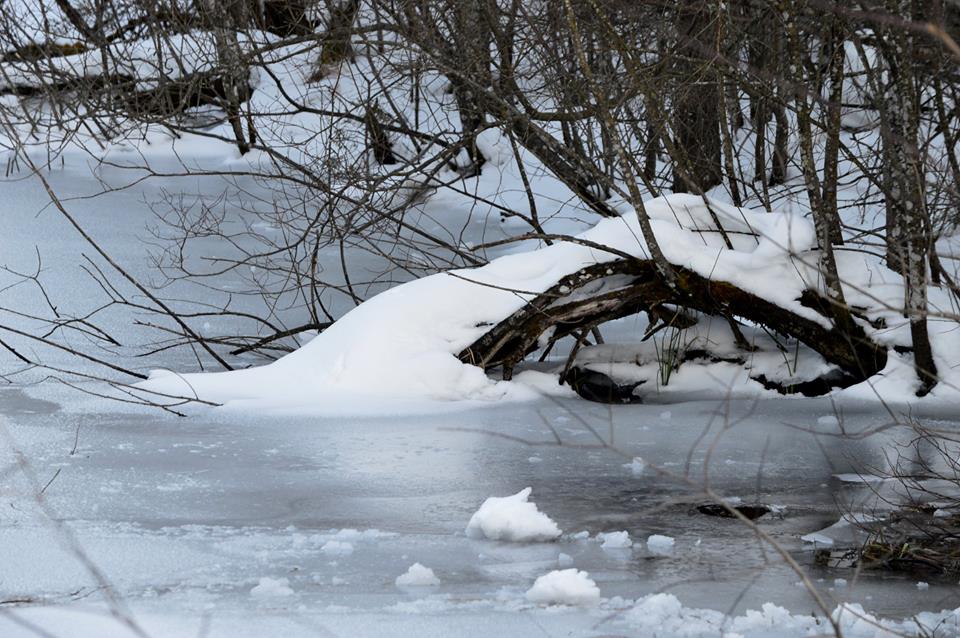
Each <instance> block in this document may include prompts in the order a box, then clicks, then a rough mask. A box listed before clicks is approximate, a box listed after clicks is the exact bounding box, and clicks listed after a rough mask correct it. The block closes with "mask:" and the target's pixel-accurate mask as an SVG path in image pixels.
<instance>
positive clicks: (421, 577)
mask: <svg viewBox="0 0 960 638" xmlns="http://www.w3.org/2000/svg"><path fill="white" fill-rule="evenodd" d="M396 584H397V587H433V586H435V585H439V584H440V579H439V578H437V575H436V574H434V573H433V570H432V569H430V568H429V567H424V566H423V565H421V564H420V563H414V564H413V565H410V568H409V569H407V571H406V572H404V573H403V574H401V575H399V576H397V580H396Z"/></svg>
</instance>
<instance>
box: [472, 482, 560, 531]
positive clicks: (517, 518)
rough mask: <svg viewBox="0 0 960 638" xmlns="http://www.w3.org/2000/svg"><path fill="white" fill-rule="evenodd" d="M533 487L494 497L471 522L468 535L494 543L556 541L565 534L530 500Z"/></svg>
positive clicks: (481, 507) (484, 503)
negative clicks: (511, 494) (509, 494)
mask: <svg viewBox="0 0 960 638" xmlns="http://www.w3.org/2000/svg"><path fill="white" fill-rule="evenodd" d="M532 491H533V488H530V487H527V488H525V489H523V490H520V491H519V492H517V493H516V494H514V495H513V496H503V497H498V496H491V497H490V498H488V499H487V500H485V501H484V502H483V505H481V506H480V509H478V510H477V511H476V512H475V513H474V515H473V516H471V517H470V522H469V523H467V530H466V532H467V536H469V537H470V538H488V539H490V540H494V541H510V542H514V543H526V542H537V541H552V540H555V539H556V538H557V537H558V536H560V534H562V533H563V532H561V531H560V528H559V527H557V524H556V523H555V522H553V520H552V519H551V518H550V517H549V516H547V515H546V514H544V513H543V512H541V511H540V510H538V509H537V504H536V503H533V502H532V501H530V500H528V499H529V498H530V493H531V492H532Z"/></svg>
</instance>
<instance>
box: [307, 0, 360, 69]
mask: <svg viewBox="0 0 960 638" xmlns="http://www.w3.org/2000/svg"><path fill="white" fill-rule="evenodd" d="M359 11H360V0H346V1H345V2H343V3H341V4H338V5H335V6H333V8H332V9H331V11H330V23H329V24H328V25H327V31H326V33H325V34H324V36H323V40H322V43H321V48H320V59H319V61H318V63H319V68H317V70H316V71H314V73H313V79H314V80H317V79H319V78H321V77H322V76H323V73H324V67H329V66H335V65H338V64H342V63H343V62H346V61H347V60H350V59H351V58H352V57H353V45H351V44H350V39H351V37H352V36H353V24H354V22H356V20H357V14H358V13H359Z"/></svg>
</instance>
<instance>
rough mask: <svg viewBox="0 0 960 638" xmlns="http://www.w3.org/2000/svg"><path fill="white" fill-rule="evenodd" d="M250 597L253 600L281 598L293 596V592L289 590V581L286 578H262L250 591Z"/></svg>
mask: <svg viewBox="0 0 960 638" xmlns="http://www.w3.org/2000/svg"><path fill="white" fill-rule="evenodd" d="M250 595H251V596H253V597H255V598H282V597H284V596H293V590H292V589H291V588H290V581H289V580H287V579H286V578H269V577H267V576H264V577H263V578H261V579H260V581H259V582H258V583H257V584H256V585H254V586H253V589H251V590H250Z"/></svg>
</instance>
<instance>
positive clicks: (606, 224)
mask: <svg viewBox="0 0 960 638" xmlns="http://www.w3.org/2000/svg"><path fill="white" fill-rule="evenodd" d="M645 206H646V208H647V212H648V214H649V216H650V217H651V223H652V224H653V226H654V228H655V229H656V232H657V235H658V238H659V239H660V241H661V243H662V245H663V248H664V251H665V252H666V253H667V257H668V258H669V259H670V260H671V261H672V262H673V263H676V264H678V265H682V266H685V267H688V268H691V269H692V270H694V271H696V272H698V273H700V274H702V275H704V276H711V277H713V278H715V279H720V280H726V281H730V282H731V283H734V284H736V285H739V286H742V287H743V288H745V289H747V290H750V291H752V292H754V293H755V294H757V295H759V296H762V297H764V298H766V299H767V300H768V301H772V302H774V303H778V304H780V305H782V306H784V307H787V308H790V309H791V310H792V311H794V312H796V313H798V314H800V315H802V316H805V317H807V318H810V319H812V320H813V321H817V322H819V323H823V324H826V323H827V322H826V320H825V319H824V318H823V317H822V316H819V315H818V314H817V313H816V312H814V311H813V310H811V309H809V308H805V307H803V306H801V305H800V304H799V302H798V301H797V298H798V297H799V295H800V293H801V292H802V291H803V290H804V289H805V288H806V287H807V286H808V285H810V283H809V282H810V281H815V280H816V275H815V272H814V270H812V266H810V265H808V264H807V261H809V260H810V256H809V250H810V249H811V248H812V247H813V245H814V243H815V242H814V234H813V233H814V231H813V227H812V224H811V223H810V222H809V221H808V220H805V219H804V218H802V217H800V216H798V215H794V214H790V213H765V212H764V213H758V212H756V211H750V210H746V209H733V208H731V207H729V206H726V205H723V204H721V203H718V202H711V206H710V209H708V207H707V206H706V205H705V204H704V202H703V200H702V199H701V198H698V197H694V196H690V195H671V196H668V197H661V198H657V199H653V200H650V201H648V202H646V204H645ZM711 209H712V210H714V211H719V213H720V214H721V215H722V216H723V218H724V223H725V225H727V226H729V228H730V229H731V230H732V231H733V230H735V231H742V232H753V233H758V234H759V238H758V239H756V240H755V239H754V238H753V237H752V236H750V235H743V236H740V235H737V236H735V237H736V239H735V242H736V245H735V249H734V250H728V249H726V248H724V247H723V244H722V239H721V238H720V237H719V235H717V234H708V235H704V234H703V233H699V232H697V231H698V230H699V229H700V228H702V227H705V225H706V224H709V223H710V221H709V220H710V217H709V215H710V210H711ZM639 236H640V232H639V228H638V227H637V221H636V215H634V214H632V213H626V214H624V215H623V216H622V217H617V218H613V219H604V220H602V221H600V222H598V223H597V224H596V225H595V226H594V227H593V228H591V229H589V230H588V231H586V232H584V233H581V234H580V235H578V237H579V238H580V239H583V240H588V241H591V242H594V243H596V244H600V245H605V246H609V247H611V249H613V250H618V251H623V252H627V253H629V254H632V255H638V256H643V255H645V254H646V247H645V246H644V245H643V243H642V241H639V240H638V237H639ZM704 242H706V243H707V246H704V245H703V243H704ZM796 255H802V258H800V257H796ZM614 257H615V255H614V254H613V253H608V252H603V251H598V250H596V249H593V248H589V247H587V246H583V245H579V244H572V243H557V244H554V245H552V246H546V247H543V248H540V249H537V250H533V251H530V252H526V253H516V254H509V255H505V256H502V257H499V258H497V259H494V260H493V261H491V262H490V263H489V264H487V265H485V266H482V267H478V268H474V269H462V270H456V271H452V272H449V273H439V274H436V275H432V276H429V277H425V278H422V279H418V280H415V281H411V282H409V283H406V284H403V285H400V286H397V287H395V288H392V289H390V290H387V291H385V292H383V293H381V294H379V295H377V296H375V297H373V298H372V299H369V300H368V301H366V302H365V303H363V304H361V305H359V306H358V307H356V308H355V309H353V310H352V311H350V312H349V313H347V314H346V315H345V316H344V317H342V318H341V319H340V320H338V321H337V322H336V323H335V324H334V325H333V326H331V327H330V328H328V329H327V330H325V331H324V332H323V333H321V334H320V335H319V336H317V337H316V338H314V339H312V340H311V341H310V342H308V343H306V344H304V345H303V346H302V347H301V348H300V349H299V350H297V351H296V352H293V353H291V354H289V355H287V356H285V357H283V358H282V359H280V360H278V361H277V362H275V363H272V364H270V365H267V366H262V367H259V368H252V369H246V370H238V371H232V372H223V373H211V374H186V375H181V374H174V373H172V372H169V371H160V370H158V371H154V372H153V373H152V374H151V377H150V380H149V381H147V382H144V383H142V384H139V386H140V387H141V388H142V389H144V390H149V391H153V392H159V393H164V394H168V395H174V396H191V397H192V396H198V397H200V398H203V399H205V400H209V401H214V402H218V403H228V404H234V405H237V404H240V405H243V406H245V407H247V408H250V407H260V408H269V407H271V406H272V407H274V408H277V407H280V406H282V407H283V409H285V410H290V409H297V408H299V409H304V410H314V411H318V412H320V413H324V414H336V413H339V412H342V411H347V412H349V413H355V412H356V411H358V410H359V411H360V412H361V413H362V412H364V411H366V410H376V411H377V412H379V413H382V412H383V411H384V409H388V410H392V411H396V410H398V409H400V410H402V407H403V406H404V405H409V404H410V403H411V402H416V401H417V400H419V404H420V405H421V407H420V409H423V408H422V404H423V403H424V402H427V403H430V402H434V403H435V402H441V403H443V402H447V403H449V402H455V401H481V402H490V401H499V402H502V401H505V400H521V399H528V400H529V399H531V398H535V397H537V396H539V395H540V391H539V390H538V389H537V388H535V387H532V386H527V385H524V384H523V383H521V382H519V381H518V382H511V383H504V382H498V381H494V380H491V379H489V378H488V377H487V376H486V375H485V374H484V373H483V371H482V370H480V369H479V368H477V367H474V366H472V365H469V364H465V363H462V362H461V361H459V360H458V359H457V358H456V354H457V353H458V352H460V351H461V350H462V349H464V348H466V347H467V346H469V345H470V344H471V343H473V341H475V340H476V339H477V338H479V337H480V336H481V335H482V334H483V333H484V331H485V330H486V328H485V326H488V325H489V324H490V323H491V322H495V321H497V320H498V319H502V318H504V317H506V316H507V315H509V314H510V313H512V312H513V311H515V310H517V309H518V308H520V307H521V306H522V305H523V304H524V303H525V301H527V300H528V299H530V298H531V294H530V293H536V292H541V291H543V290H545V289H546V288H547V287H549V286H550V285H552V284H554V283H555V282H556V281H557V280H558V279H559V278H561V277H562V276H564V275H567V274H569V273H571V272H574V271H576V270H578V269H580V268H583V267H585V266H588V265H591V264H595V263H602V262H605V261H610V260H611V259H613V258H614ZM814 263H815V262H814ZM513 291H526V292H521V293H517V292H513ZM438 300H439V301H440V302H439V303H438ZM725 365H726V366H727V367H728V368H729V369H730V373H731V374H733V375H734V376H736V374H737V372H738V371H740V370H742V368H740V367H739V366H734V365H732V364H725ZM692 372H694V367H692V366H684V367H682V368H681V369H680V370H679V371H678V378H679V377H683V376H684V375H689V374H691V373H692ZM713 374H714V375H715V374H716V373H713ZM732 378H733V377H731V381H730V382H731V383H732ZM707 381H708V382H709V383H712V384H714V385H715V384H716V380H714V379H709V380H708V379H704V380H703V381H699V382H701V383H702V382H707ZM693 382H694V383H697V382H698V381H693ZM686 383H690V382H689V381H688V382H686ZM554 385H555V384H554ZM385 406H392V407H389V408H386V407H385Z"/></svg>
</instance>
